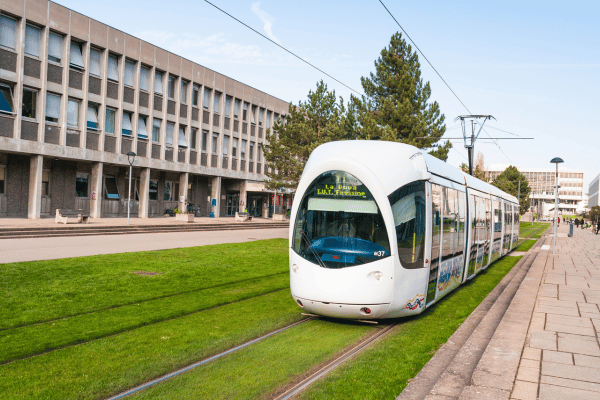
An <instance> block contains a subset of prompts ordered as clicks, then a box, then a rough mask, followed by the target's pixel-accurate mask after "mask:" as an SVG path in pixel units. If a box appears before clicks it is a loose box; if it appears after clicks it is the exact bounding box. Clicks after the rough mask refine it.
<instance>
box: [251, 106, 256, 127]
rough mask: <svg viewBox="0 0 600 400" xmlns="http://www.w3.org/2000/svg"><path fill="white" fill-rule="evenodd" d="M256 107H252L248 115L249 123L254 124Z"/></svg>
mask: <svg viewBox="0 0 600 400" xmlns="http://www.w3.org/2000/svg"><path fill="white" fill-rule="evenodd" d="M256 108H257V107H256V106H252V112H251V113H250V123H251V124H253V125H254V124H256Z"/></svg>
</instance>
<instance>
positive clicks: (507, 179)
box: [492, 165, 531, 215]
mask: <svg viewBox="0 0 600 400" xmlns="http://www.w3.org/2000/svg"><path fill="white" fill-rule="evenodd" d="M519 180H521V192H520V194H519ZM492 185H494V186H496V187H497V188H498V189H500V190H502V191H505V192H506V193H508V194H512V195H513V196H515V197H517V195H519V197H518V198H519V205H520V206H521V207H520V208H521V209H520V214H521V215H523V214H525V213H526V212H527V210H529V193H531V188H530V187H529V182H528V181H527V178H525V175H523V174H522V173H520V172H519V170H518V169H517V168H516V167H513V166H512V165H511V166H510V167H508V168H506V169H505V170H504V172H502V173H501V174H500V175H498V177H497V178H496V179H494V181H493V182H492Z"/></svg>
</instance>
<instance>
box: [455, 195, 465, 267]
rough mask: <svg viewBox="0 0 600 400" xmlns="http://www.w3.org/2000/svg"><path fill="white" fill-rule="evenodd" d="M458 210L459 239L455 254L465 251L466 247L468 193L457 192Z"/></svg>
mask: <svg viewBox="0 0 600 400" xmlns="http://www.w3.org/2000/svg"><path fill="white" fill-rule="evenodd" d="M456 195H457V197H456V211H457V215H458V219H457V221H456V222H457V225H458V240H457V242H456V250H454V255H455V256H459V255H461V254H462V253H463V251H464V248H465V218H466V216H467V212H466V204H465V200H466V193H464V192H456Z"/></svg>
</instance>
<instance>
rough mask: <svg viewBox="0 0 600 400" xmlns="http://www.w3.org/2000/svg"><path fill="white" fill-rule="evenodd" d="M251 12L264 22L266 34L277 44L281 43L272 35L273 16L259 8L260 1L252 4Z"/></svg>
mask: <svg viewBox="0 0 600 400" xmlns="http://www.w3.org/2000/svg"><path fill="white" fill-rule="evenodd" d="M252 12H253V13H254V15H256V16H257V17H258V18H260V20H261V21H262V23H263V24H264V29H265V32H267V36H268V37H269V38H270V39H271V40H272V41H274V42H275V43H277V44H281V42H280V41H279V39H277V37H275V35H273V17H271V16H270V15H269V14H267V13H266V12H264V11H263V10H261V9H260V2H257V3H254V4H252Z"/></svg>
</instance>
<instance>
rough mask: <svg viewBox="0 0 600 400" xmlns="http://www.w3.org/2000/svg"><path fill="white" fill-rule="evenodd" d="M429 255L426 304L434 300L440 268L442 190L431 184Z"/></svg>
mask: <svg viewBox="0 0 600 400" xmlns="http://www.w3.org/2000/svg"><path fill="white" fill-rule="evenodd" d="M430 207H431V219H432V221H431V255H430V257H429V259H430V260H431V262H430V263H429V282H428V284H427V299H426V302H427V303H431V302H433V301H434V300H435V293H436V288H437V285H438V269H439V266H440V247H441V246H440V245H441V236H442V231H441V227H442V188H441V186H439V185H436V184H434V183H432V184H431V202H430Z"/></svg>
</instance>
